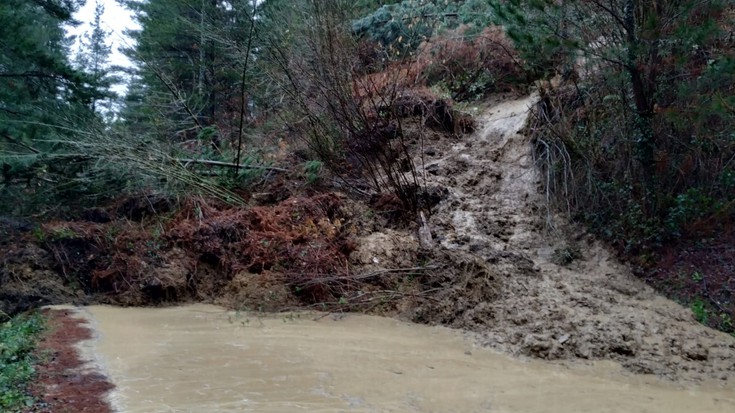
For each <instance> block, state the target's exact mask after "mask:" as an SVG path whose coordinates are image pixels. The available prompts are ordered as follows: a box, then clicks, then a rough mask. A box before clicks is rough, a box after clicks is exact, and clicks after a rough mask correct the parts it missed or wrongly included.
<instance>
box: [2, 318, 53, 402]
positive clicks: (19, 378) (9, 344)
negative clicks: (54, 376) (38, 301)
mask: <svg viewBox="0 0 735 413" xmlns="http://www.w3.org/2000/svg"><path fill="white" fill-rule="evenodd" d="M43 329H44V322H43V318H42V317H41V315H40V314H38V313H33V314H25V315H18V316H15V317H13V318H11V319H9V320H7V321H6V322H5V323H3V324H0V411H3V412H8V413H11V412H19V411H21V410H22V409H24V408H27V407H30V406H31V405H32V404H33V402H34V400H33V397H31V396H30V395H29V394H28V391H27V390H28V385H29V384H30V383H31V381H32V380H33V377H34V375H35V373H36V370H35V367H34V365H35V363H36V359H35V357H34V354H33V352H34V350H35V348H36V343H37V342H38V338H39V335H40V334H41V332H42V331H43Z"/></svg>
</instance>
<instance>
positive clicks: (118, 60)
mask: <svg viewBox="0 0 735 413" xmlns="http://www.w3.org/2000/svg"><path fill="white" fill-rule="evenodd" d="M0 1H2V0H0ZM96 1H99V2H100V3H101V4H102V5H104V6H105V14H104V15H103V16H102V27H103V28H104V29H105V30H106V31H107V32H109V33H110V35H109V37H108V44H109V45H111V46H112V54H111V55H110V64H112V65H119V66H126V67H130V66H132V63H131V62H130V60H129V59H128V58H127V57H125V56H124V55H123V54H122V53H121V52H120V50H119V49H120V48H123V47H126V46H129V45H131V44H130V39H129V38H127V37H125V35H124V33H125V30H128V29H135V28H138V25H137V24H136V23H135V22H134V21H133V13H132V12H131V11H130V10H127V9H125V8H123V7H122V6H120V5H119V4H117V3H116V2H115V0H87V3H86V4H85V5H84V7H82V8H81V9H80V10H79V11H78V12H77V14H75V15H74V18H75V19H76V20H78V21H80V22H82V24H80V25H79V26H77V27H70V28H68V29H67V31H68V32H69V34H73V35H76V36H77V38H79V37H81V35H82V34H84V33H85V32H87V31H91V23H92V21H93V20H94V8H95V5H96ZM76 50H77V45H75V46H74V47H73V48H72V52H73V53H76ZM72 59H73V57H72ZM114 89H115V91H116V92H122V91H124V90H125V86H124V85H120V86H119V87H115V88H114Z"/></svg>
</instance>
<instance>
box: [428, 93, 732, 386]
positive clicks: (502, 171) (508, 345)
mask: <svg viewBox="0 0 735 413" xmlns="http://www.w3.org/2000/svg"><path fill="white" fill-rule="evenodd" d="M535 102H536V97H535V96H528V97H525V98H522V99H518V100H513V101H505V102H502V103H500V104H497V105H495V106H493V107H491V108H490V109H489V110H488V111H487V113H486V115H485V116H484V117H483V118H482V119H481V120H480V127H479V128H478V132H476V133H475V134H473V135H471V136H468V137H465V138H463V139H462V140H459V141H453V142H449V141H444V142H435V143H434V146H435V147H433V148H432V153H435V154H436V156H434V158H433V159H432V160H430V161H429V162H427V171H429V173H428V174H427V177H428V180H429V182H428V184H429V185H439V186H442V187H445V188H447V189H448V191H449V195H448V197H447V198H446V199H445V200H444V201H443V202H441V203H440V204H439V205H438V206H437V207H436V209H435V210H434V213H433V214H432V216H431V218H430V222H429V224H430V227H431V230H432V232H433V235H434V238H435V240H436V241H437V242H438V243H439V244H440V245H441V246H442V247H444V248H447V249H449V250H462V251H466V252H469V253H472V254H475V255H477V256H479V257H481V258H482V259H483V260H485V262H487V263H488V264H489V266H490V267H491V268H492V269H493V270H494V271H493V272H494V273H495V276H496V277H497V279H496V280H494V282H495V284H496V285H497V288H498V290H499V292H498V296H497V298H496V299H495V300H493V301H492V302H487V303H483V304H482V305H479V306H476V307H475V308H472V309H470V310H468V311H465V312H464V313H463V314H462V316H461V317H458V318H457V319H455V320H453V321H452V322H451V324H452V325H453V326H455V327H464V328H470V329H472V330H475V331H480V332H482V339H481V340H482V341H483V343H484V344H487V345H490V346H492V347H495V348H498V349H501V350H504V351H508V352H510V353H513V354H522V355H529V356H536V357H542V358H548V359H570V358H583V359H597V358H611V359H615V360H618V361H620V362H621V363H622V364H623V365H624V366H626V367H627V368H629V369H630V370H632V371H634V372H640V373H654V374H657V375H661V376H666V377H670V378H675V379H684V380H687V379H695V380H698V379H711V378H715V379H727V378H733V377H735V339H733V337H731V336H728V335H726V334H724V333H721V332H718V331H715V330H712V329H709V328H706V327H704V326H702V325H700V324H698V323H697V322H696V321H695V320H694V318H693V316H692V314H691V312H690V311H689V310H688V309H686V308H684V307H682V306H680V305H678V304H676V303H674V302H672V301H669V300H667V299H664V298H662V297H660V296H659V295H657V294H656V293H655V292H654V291H653V290H651V289H650V288H649V287H648V286H646V285H645V284H644V283H643V282H641V281H640V280H639V279H637V278H635V277H634V276H633V275H632V274H631V272H630V270H629V269H628V268H627V267H626V266H625V265H623V264H621V263H619V262H618V261H617V260H616V258H615V257H614V256H613V255H612V254H611V253H610V252H609V251H608V250H606V249H605V248H604V247H602V246H601V245H600V244H598V243H597V242H595V241H594V239H592V238H591V237H590V236H587V235H584V234H583V233H582V232H581V231H579V230H578V229H575V228H574V227H573V226H571V225H569V224H567V223H565V222H564V220H563V218H560V217H556V218H555V219H554V225H553V227H554V228H553V229H550V228H549V225H548V222H547V219H546V217H545V216H544V214H543V213H541V212H540V210H541V209H542V205H543V204H542V195H541V194H540V191H539V188H540V185H539V183H540V182H539V176H538V174H537V172H536V169H535V168H534V165H533V158H532V156H531V149H530V148H531V145H530V142H529V141H528V138H526V137H525V136H523V135H522V134H520V133H519V132H520V131H521V130H522V128H523V127H524V125H525V122H526V119H527V117H528V116H529V108H530V107H531V106H532V105H533V104H534V103H535Z"/></svg>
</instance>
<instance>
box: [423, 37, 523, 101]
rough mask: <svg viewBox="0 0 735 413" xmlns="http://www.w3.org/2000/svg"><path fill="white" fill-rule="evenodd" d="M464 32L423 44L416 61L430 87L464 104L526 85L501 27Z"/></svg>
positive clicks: (508, 40) (509, 42)
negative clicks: (445, 92)
mask: <svg viewBox="0 0 735 413" xmlns="http://www.w3.org/2000/svg"><path fill="white" fill-rule="evenodd" d="M467 33H468V28H467V27H464V28H462V29H460V30H456V31H453V32H451V33H445V34H444V35H442V36H439V37H437V38H433V39H431V40H430V41H429V42H427V43H425V44H424V45H422V47H421V52H420V54H419V62H420V66H421V67H422V68H423V76H424V77H425V79H426V82H427V83H428V84H429V85H437V84H438V85H441V86H444V87H445V88H446V89H447V90H448V91H449V92H450V93H451V95H452V99H453V100H456V101H463V100H477V99H480V98H483V97H485V96H487V95H488V94H491V93H498V92H508V91H511V90H512V89H514V88H515V87H516V86H517V85H519V84H523V83H526V76H525V73H524V71H523V63H522V62H521V60H520V58H519V56H518V53H517V52H516V51H515V48H514V46H513V44H512V43H511V41H510V39H508V38H507V37H506V35H505V33H504V31H503V29H502V28H501V27H497V26H493V27H487V28H485V29H484V30H483V31H482V32H481V33H480V34H478V35H469V34H467Z"/></svg>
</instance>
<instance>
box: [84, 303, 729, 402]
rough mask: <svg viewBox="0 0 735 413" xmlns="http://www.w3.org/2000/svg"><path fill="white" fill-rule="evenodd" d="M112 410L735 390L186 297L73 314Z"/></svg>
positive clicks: (420, 330)
mask: <svg viewBox="0 0 735 413" xmlns="http://www.w3.org/2000/svg"><path fill="white" fill-rule="evenodd" d="M80 312H81V313H82V315H83V316H84V317H86V318H87V319H88V320H89V322H90V324H91V327H92V328H93V329H94V330H95V331H96V333H97V334H96V335H97V338H96V339H94V340H92V341H90V342H88V343H85V344H83V352H84V353H85V355H86V357H89V358H90V359H92V360H93V361H94V362H95V363H96V364H97V365H99V366H100V368H101V369H103V370H104V371H105V372H106V373H107V374H108V375H109V376H110V378H111V379H112V381H113V382H114V383H115V384H116V385H117V389H116V390H115V391H114V392H113V394H112V395H111V400H112V402H113V405H114V407H115V408H116V410H117V411H119V412H126V413H133V412H136V413H137V412H141V413H142V412H146V413H152V412H249V411H252V412H279V413H280V412H298V411H308V412H347V411H349V412H442V413H448V412H565V413H566V412H626V413H629V412H687V413H690V412H694V411H696V412H716V413H724V412H735V393H733V392H731V391H727V390H726V389H718V388H714V387H712V388H698V389H691V388H687V389H684V388H679V387H675V386H673V385H667V384H663V383H657V382H656V381H655V380H654V379H645V378H641V377H640V376H630V375H625V374H623V373H622V372H621V371H620V370H619V369H618V368H617V367H615V366H614V365H612V364H603V365H596V366H581V367H573V368H570V367H564V366H560V365H551V364H544V363H542V362H537V361H536V362H524V361H520V360H514V359H511V358H509V357H506V356H502V355H500V354H498V353H494V352H492V351H490V350H487V349H482V348H474V347H473V346H472V344H471V340H467V339H466V338H464V337H463V334H462V333H461V332H458V331H454V330H448V329H444V328H435V327H426V326H419V325H412V324H405V323H401V322H398V321H395V320H391V319H384V318H378V317H369V316H357V315H349V316H345V317H342V318H334V317H333V316H326V317H322V318H319V319H315V318H316V317H318V316H317V315H314V314H307V313H304V314H296V315H283V316H266V317H263V316H256V315H252V314H243V313H240V314H238V313H232V312H226V311H224V310H222V309H220V308H218V307H214V306H207V305H194V306H186V307H178V308H168V309H140V308H112V307H102V306H95V307H88V308H85V309H82V310H80Z"/></svg>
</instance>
